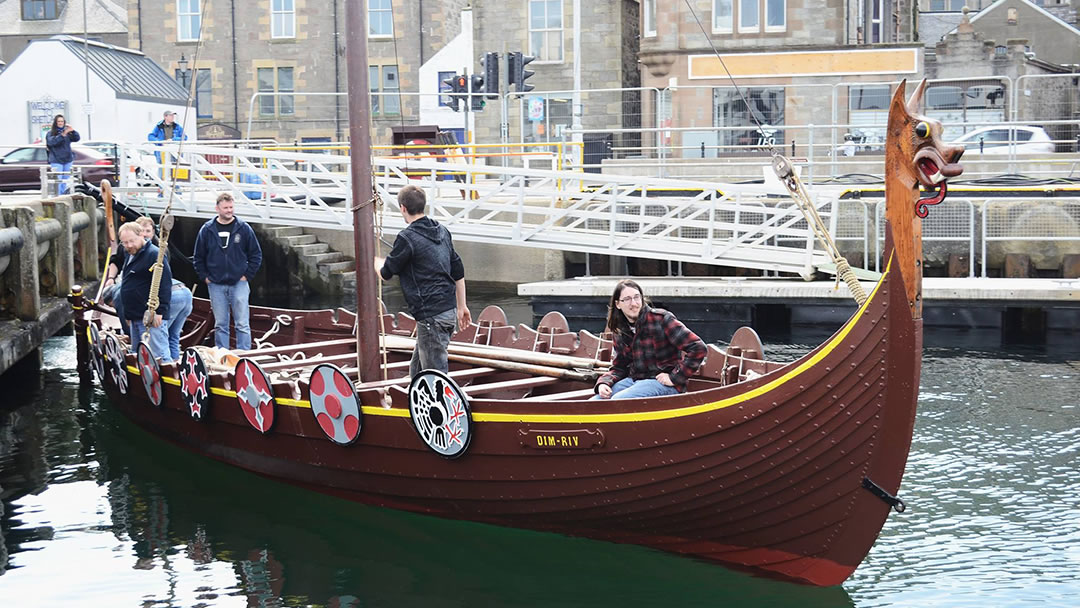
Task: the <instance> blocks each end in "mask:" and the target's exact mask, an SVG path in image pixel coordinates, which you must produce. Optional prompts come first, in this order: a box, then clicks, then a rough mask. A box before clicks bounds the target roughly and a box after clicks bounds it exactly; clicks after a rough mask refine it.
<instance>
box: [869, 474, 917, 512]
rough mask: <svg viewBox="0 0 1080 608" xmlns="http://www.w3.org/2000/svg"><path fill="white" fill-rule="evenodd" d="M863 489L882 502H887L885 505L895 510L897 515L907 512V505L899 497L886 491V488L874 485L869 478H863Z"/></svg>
mask: <svg viewBox="0 0 1080 608" xmlns="http://www.w3.org/2000/svg"><path fill="white" fill-rule="evenodd" d="M862 487H864V488H866V489H867V490H870V493H871V494H873V495H874V496H877V497H878V498H880V499H881V500H883V501H885V504H887V505H889V506H890V507H892V508H893V510H895V511H896V512H897V513H903V512H904V511H907V504H906V503H904V501H903V500H900V498H899V497H897V496H893V495H892V494H889V493H888V492H886V491H885V488H883V487H881V486H879V485H877V484H876V483H874V482H873V481H872V480H871V479H870V478H869V477H863V480H862Z"/></svg>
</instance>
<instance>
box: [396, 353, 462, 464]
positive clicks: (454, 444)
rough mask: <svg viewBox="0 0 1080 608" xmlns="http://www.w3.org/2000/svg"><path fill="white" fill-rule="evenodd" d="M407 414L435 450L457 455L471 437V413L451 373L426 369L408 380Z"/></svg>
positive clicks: (439, 452)
mask: <svg viewBox="0 0 1080 608" xmlns="http://www.w3.org/2000/svg"><path fill="white" fill-rule="evenodd" d="M409 417H410V418H412V423H413V428H415V429H416V434H417V435H419V436H420V440H421V441H423V442H424V444H425V445H427V446H428V447H429V448H431V449H432V450H434V451H435V453H437V454H440V455H442V456H445V457H446V458H458V457H460V456H461V455H463V454H464V453H465V451H466V450H467V449H468V448H469V443H470V442H471V441H472V413H471V411H470V409H469V400H468V399H467V398H466V397H465V393H463V392H462V391H461V388H460V387H459V386H458V385H457V383H456V382H454V381H453V379H451V378H450V376H447V375H446V374H444V373H442V372H440V371H438V370H434V369H426V370H424V371H422V372H420V373H419V374H417V375H415V376H413V379H412V382H411V383H410V384H409Z"/></svg>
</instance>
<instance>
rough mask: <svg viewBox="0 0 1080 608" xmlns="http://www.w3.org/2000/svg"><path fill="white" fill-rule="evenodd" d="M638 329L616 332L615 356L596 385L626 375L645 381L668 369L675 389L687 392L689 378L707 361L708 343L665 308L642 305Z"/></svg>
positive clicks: (611, 382)
mask: <svg viewBox="0 0 1080 608" xmlns="http://www.w3.org/2000/svg"><path fill="white" fill-rule="evenodd" d="M635 328H636V330H635V331H634V333H632V334H630V335H626V334H624V333H623V332H617V333H616V334H615V359H614V360H613V361H612V362H611V370H610V371H608V372H607V373H606V374H604V375H603V376H601V377H600V379H599V380H598V381H597V386H599V385H600V384H606V385H608V386H611V385H613V384H615V383H616V382H618V381H619V380H622V379H623V378H626V377H627V376H629V377H630V378H633V379H634V380H645V379H648V378H655V377H656V375H657V374H659V373H660V372H667V374H668V375H669V376H671V383H672V384H674V385H675V388H676V389H678V390H679V392H680V393H682V392H685V391H686V381H687V380H688V379H689V378H690V376H693V375H694V374H695V373H697V370H698V368H699V367H701V362H702V361H704V360H705V343H704V342H703V341H702V340H701V338H699V337H698V336H697V334H695V333H694V332H692V331H690V330H689V329H687V328H686V326H685V325H683V324H682V322H680V321H679V320H678V319H676V318H675V315H673V314H671V313H670V312H668V311H666V310H664V309H662V308H643V309H642V311H641V314H640V315H638V320H637V323H636V324H635Z"/></svg>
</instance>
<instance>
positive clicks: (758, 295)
mask: <svg viewBox="0 0 1080 608" xmlns="http://www.w3.org/2000/svg"><path fill="white" fill-rule="evenodd" d="M620 278H621V277H581V278H577V279H570V280H565V281H546V282H538V283H523V284H521V285H519V286H518V295H521V296H526V297H528V298H529V299H530V304H531V305H532V309H533V315H534V317H540V316H542V315H544V314H547V313H548V312H550V311H552V310H558V311H560V312H562V313H563V314H564V315H565V316H566V317H567V319H568V320H569V321H570V325H571V327H577V326H583V327H593V328H597V329H599V328H600V327H601V326H602V325H603V320H604V318H605V316H606V314H607V305H608V300H609V298H610V297H611V292H612V291H613V290H614V289H615V285H616V283H618V281H619V280H620ZM634 280H635V281H637V282H638V284H640V285H641V288H642V289H643V290H644V291H645V294H646V295H647V296H648V297H649V298H650V299H651V300H652V301H653V305H654V306H659V307H662V308H666V309H668V310H671V311H672V312H674V313H675V314H676V316H678V317H679V318H680V319H682V320H683V321H685V322H686V323H687V324H690V323H693V322H700V323H713V324H721V325H731V326H732V327H738V326H741V325H752V326H754V327H755V328H762V329H766V330H776V331H786V330H788V329H790V328H791V327H793V326H821V327H832V328H836V327H839V326H840V324H842V323H843V322H844V321H846V320H847V319H848V318H849V317H850V316H851V314H852V312H854V310H855V303H854V301H853V300H852V299H851V297H850V295H849V294H848V290H847V287H846V286H845V285H844V284H843V283H841V284H840V285H839V288H837V285H836V283H835V282H833V281H827V282H826V281H813V282H807V281H802V280H799V279H786V278H775V279H773V278H740V277H723V278H721V277H708V278H704V277H702V278H698V277H662V278H657V277H643V278H636V277H635V278H634ZM863 286H864V288H865V289H866V291H867V293H869V292H870V290H871V289H873V286H874V285H873V283H870V282H863ZM923 301H924V303H925V304H924V309H923V318H924V323H925V327H926V328H928V329H929V328H952V329H986V328H992V329H1000V330H1001V331H1003V332H1006V333H1011V332H1021V333H1025V334H1027V335H1030V336H1033V337H1038V336H1040V335H1041V336H1045V335H1046V334H1047V333H1049V332H1067V331H1075V330H1078V329H1080V279H997V278H990V279H980V278H973V279H953V278H925V279H923Z"/></svg>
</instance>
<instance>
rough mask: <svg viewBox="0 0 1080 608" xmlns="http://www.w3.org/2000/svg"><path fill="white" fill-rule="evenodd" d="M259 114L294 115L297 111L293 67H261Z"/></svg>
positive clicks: (259, 73) (259, 75)
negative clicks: (293, 94)
mask: <svg viewBox="0 0 1080 608" xmlns="http://www.w3.org/2000/svg"><path fill="white" fill-rule="evenodd" d="M258 77H259V92H260V93H265V95H259V114H261V115H263V116H275V115H277V116H292V115H293V114H295V113H296V106H295V99H294V98H293V96H292V93H293V91H294V90H295V89H294V88H293V69H292V68H259V69H258Z"/></svg>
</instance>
